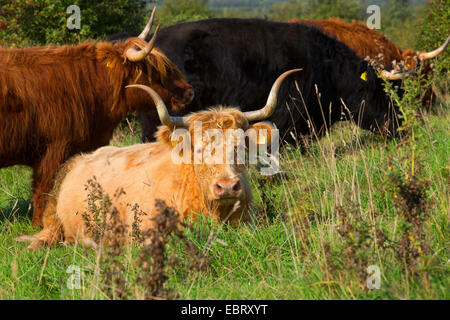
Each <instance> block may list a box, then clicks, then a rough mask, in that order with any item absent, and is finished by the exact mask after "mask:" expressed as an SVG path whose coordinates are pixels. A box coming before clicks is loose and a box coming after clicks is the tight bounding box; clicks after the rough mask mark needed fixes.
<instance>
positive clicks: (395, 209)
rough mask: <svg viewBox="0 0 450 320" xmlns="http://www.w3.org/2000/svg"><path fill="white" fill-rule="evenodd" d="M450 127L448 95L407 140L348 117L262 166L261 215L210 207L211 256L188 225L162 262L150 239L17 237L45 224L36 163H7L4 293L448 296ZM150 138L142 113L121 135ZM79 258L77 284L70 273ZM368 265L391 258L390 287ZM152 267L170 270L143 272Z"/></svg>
mask: <svg viewBox="0 0 450 320" xmlns="http://www.w3.org/2000/svg"><path fill="white" fill-rule="evenodd" d="M449 129H450V113H449V111H448V100H447V101H440V102H438V103H437V105H436V106H435V108H434V109H433V110H432V111H429V112H426V113H423V114H422V115H421V116H420V117H419V118H418V120H417V121H415V123H414V125H413V127H412V128H411V129H410V130H411V133H410V134H409V135H408V136H407V137H405V138H404V139H395V140H385V139H383V138H382V137H380V136H376V135H373V134H372V133H370V132H367V131H363V130H361V129H359V128H358V127H357V126H355V125H351V124H349V123H339V124H338V125H336V126H334V127H333V128H332V129H331V130H330V132H329V133H328V134H326V136H324V137H323V138H322V139H320V140H316V139H311V141H308V142H307V143H306V145H305V146H304V147H303V148H302V149H301V150H300V149H295V148H284V149H283V150H282V151H281V169H282V174H279V175H277V176H275V177H272V178H264V177H262V176H260V175H259V172H258V171H257V170H256V169H255V168H250V171H249V176H250V180H251V185H252V188H253V193H254V197H255V209H254V210H255V212H256V214H257V215H258V217H259V219H258V220H259V221H257V222H256V223H255V226H254V227H252V228H248V227H247V228H237V229H229V228H226V227H223V226H212V225H211V223H209V221H206V220H204V221H203V220H202V221H201V222H198V223H195V224H194V225H193V226H192V228H190V229H186V230H185V233H184V234H185V236H186V237H187V240H189V241H190V243H191V245H192V244H193V246H194V247H195V248H196V250H197V251H199V252H203V253H204V257H203V258H202V259H203V260H206V263H205V266H204V267H202V268H196V267H195V265H197V266H198V265H199V261H198V259H200V258H198V257H196V256H192V255H191V254H189V252H188V251H189V250H188V251H187V250H186V248H185V246H183V245H182V244H181V240H179V239H177V238H174V239H169V240H168V244H167V245H168V247H167V250H166V252H165V254H164V257H163V258H162V260H160V261H159V264H157V266H159V269H158V268H157V267H155V266H154V265H153V266H151V265H150V266H148V265H146V264H145V263H144V264H143V263H142V261H143V260H142V257H144V260H145V257H147V260H146V261H149V259H148V257H149V256H151V255H152V251H151V250H150V251H148V250H147V251H146V249H145V248H142V246H139V245H137V244H132V245H130V246H126V247H125V248H122V249H121V251H120V254H118V255H116V256H112V257H110V258H105V257H101V256H99V255H98V254H97V253H96V252H95V251H94V250H92V249H86V248H83V247H79V246H77V245H66V246H64V245H60V246H58V247H55V248H51V249H49V248H43V249H40V250H36V251H29V250H27V249H26V245H25V244H23V243H18V242H15V241H14V240H13V239H14V237H17V236H19V235H22V234H33V233H35V232H37V231H38V229H37V228H35V227H33V226H32V225H31V219H30V218H31V212H30V210H31V204H30V203H31V202H30V178H31V170H29V169H27V168H23V167H11V168H6V169H2V170H0V255H1V257H2V263H1V264H0V299H111V298H112V299H119V298H121V299H141V298H148V295H149V291H151V290H156V291H155V292H157V293H158V295H159V296H160V297H168V298H178V299H379V298H381V299H449V298H450V295H449V290H448V288H449V287H450V269H449V268H450V265H449V263H450V247H449V239H450V237H449V220H448V219H449V204H450V203H449V202H450V201H449V200H450V199H449V181H450V179H449V178H450V177H449V176H450V175H449V169H450V168H449V159H450V155H449V152H450V151H449V150H450V141H449V139H448V135H449V132H450V131H449ZM411 137H413V138H411ZM138 142H139V128H138V127H137V126H135V125H134V124H133V123H131V124H130V125H129V126H126V125H122V126H121V127H120V128H118V129H116V131H115V134H114V137H113V139H112V141H111V144H113V145H130V144H133V143H138ZM147 249H148V248H147ZM191 249H192V248H191ZM153 252H154V251H153ZM153 259H154V260H156V258H155V257H153ZM156 263H158V261H156ZM71 266H72V267H71ZM73 266H75V268H80V269H79V270H80V271H81V272H80V283H79V284H80V285H79V286H78V287H77V286H72V287H70V286H68V282H67V281H68V280H71V279H73V275H74V273H73V270H74V267H73ZM193 266H194V267H193ZM368 266H376V268H379V271H380V279H379V280H380V281H379V283H378V284H379V289H376V288H375V289H373V290H370V289H369V288H368V286H367V281H369V282H371V283H372V284H373V285H375V286H377V283H376V281H375V280H373V279H374V278H370V276H373V275H375V274H374V273H373V271H370V273H369V274H368V273H367V268H368ZM152 268H153V269H152ZM118 270H119V271H120V272H117V271H118ZM149 270H150V271H152V272H153V273H152V276H153V275H155V272H156V271H160V273H159V276H157V277H154V278H147V279H146V278H145V277H144V278H142V277H141V276H142V274H143V273H147V274H150V272H149ZM117 275H119V276H118V277H117ZM164 275H167V281H164V280H165V278H164ZM375 276H376V275H375ZM155 279H157V280H158V281H160V282H159V284H160V285H161V286H160V287H159V288H156V289H155V287H157V286H158V285H159V284H155V282H154V281H155ZM374 281H375V282H374Z"/></svg>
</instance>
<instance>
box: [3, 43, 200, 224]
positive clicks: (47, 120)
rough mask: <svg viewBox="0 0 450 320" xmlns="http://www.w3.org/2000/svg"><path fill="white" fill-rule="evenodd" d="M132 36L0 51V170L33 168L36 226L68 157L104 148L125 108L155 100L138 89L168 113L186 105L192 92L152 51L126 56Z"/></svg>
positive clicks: (150, 105)
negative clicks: (146, 89)
mask: <svg viewBox="0 0 450 320" xmlns="http://www.w3.org/2000/svg"><path fill="white" fill-rule="evenodd" d="M145 45H146V43H145V42H144V41H142V40H140V39H138V38H132V39H129V40H127V41H125V42H119V43H115V44H110V43H105V42H98V43H96V42H86V43H83V44H81V45H77V46H61V47H34V48H25V49H5V48H0V117H1V120H2V125H1V127H0V168H3V167H7V166H12V165H26V166H31V167H32V168H33V183H32V193H33V205H34V212H33V223H34V224H37V225H41V213H42V211H43V209H44V204H45V197H46V193H48V192H49V191H50V189H51V187H52V181H53V178H54V176H55V173H56V172H57V170H58V168H59V167H60V165H61V164H62V163H63V162H64V161H65V160H67V159H68V158H69V157H70V156H72V155H74V154H76V153H79V152H89V151H92V150H95V149H97V148H98V147H100V146H102V145H106V144H108V142H109V140H110V138H111V136H112V133H113V130H114V128H115V127H116V126H117V124H118V123H119V121H120V120H121V119H122V118H123V117H124V116H125V115H126V114H127V113H128V112H130V111H149V110H151V109H152V108H154V103H153V101H152V100H151V99H149V98H148V96H147V95H146V94H145V93H143V92H141V91H140V90H127V91H126V90H125V85H127V84H132V83H140V84H146V85H149V86H151V87H152V88H153V89H154V90H156V91H157V92H158V93H159V94H160V96H161V97H162V98H163V100H164V101H165V102H166V103H168V104H169V105H171V106H172V108H173V109H179V108H182V107H183V105H184V104H186V103H188V102H190V101H191V100H192V95H193V92H192V88H191V86H190V85H189V84H188V83H187V82H186V80H185V78H184V76H183V75H182V74H181V73H180V71H179V70H178V69H177V67H176V66H175V65H174V64H173V63H172V62H171V61H170V60H169V59H168V58H167V57H166V56H165V55H164V54H163V53H161V52H160V51H159V50H158V49H153V50H152V51H151V53H150V54H149V55H148V56H147V57H146V58H145V60H144V61H142V62H130V61H128V60H127V59H126V55H125V53H126V51H127V50H128V49H129V48H135V49H139V48H143V47H144V46H145Z"/></svg>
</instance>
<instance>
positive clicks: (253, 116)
mask: <svg viewBox="0 0 450 320" xmlns="http://www.w3.org/2000/svg"><path fill="white" fill-rule="evenodd" d="M296 71H298V70H297V69H296V70H291V71H288V72H285V73H283V74H282V75H281V76H280V77H279V78H278V79H277V81H276V82H275V83H274V85H273V87H272V90H271V92H270V94H269V98H268V101H267V104H266V106H265V107H264V108H262V109H260V110H257V111H251V112H245V113H243V112H241V111H239V110H238V109H236V108H223V107H219V108H216V109H210V110H208V111H203V112H198V113H193V114H191V115H188V116H185V117H171V116H170V115H169V114H168V111H167V108H166V106H165V105H164V102H163V101H162V99H161V98H160V97H159V96H158V94H157V93H156V92H155V91H153V90H152V89H151V88H149V87H146V86H143V85H131V86H129V87H133V88H138V89H143V90H145V91H147V92H148V93H149V95H150V96H151V97H152V98H153V100H154V101H155V105H156V106H157V110H158V114H159V116H160V119H161V122H162V123H163V125H162V126H160V127H159V130H158V132H157V134H156V135H157V142H154V143H147V144H138V145H133V146H130V147H122V148H119V147H112V146H108V147H103V148H100V149H98V150H96V151H95V152H93V153H90V154H83V155H79V156H76V157H74V158H72V159H71V160H69V161H68V162H67V163H66V165H65V166H64V167H63V169H62V170H61V171H60V172H59V175H58V177H57V179H56V182H55V186H54V188H53V191H52V194H51V195H50V197H49V200H48V201H47V205H46V208H45V211H44V216H43V223H44V229H43V230H42V231H41V232H39V233H38V234H36V235H34V236H22V237H19V238H17V240H19V241H31V244H30V246H29V248H36V247H40V246H42V245H43V244H55V243H56V242H58V241H60V240H62V239H64V240H65V241H68V242H75V241H80V242H82V243H84V244H86V245H89V246H95V243H94V242H93V240H92V238H91V235H90V234H89V232H88V231H87V230H86V229H87V228H86V225H85V220H84V219H83V214H91V215H92V213H89V212H87V211H88V210H87V205H88V203H87V201H86V199H87V196H88V192H89V190H86V187H85V186H86V184H87V181H88V180H89V179H92V178H93V177H95V179H96V181H97V182H98V183H99V184H100V185H101V186H102V188H103V189H104V191H105V192H106V193H107V194H108V195H109V196H110V197H111V198H113V195H114V194H115V192H116V191H117V190H119V189H123V190H124V191H125V194H123V195H121V196H120V197H119V198H118V200H117V202H116V203H115V207H116V208H117V210H118V212H119V214H120V219H121V222H122V223H125V225H128V226H131V224H132V223H133V219H134V212H132V210H131V208H130V204H131V205H134V204H138V205H139V208H140V210H142V211H144V212H146V213H147V216H144V217H143V219H142V223H141V225H140V229H141V230H143V231H145V230H146V229H148V228H149V227H150V226H151V223H153V222H152V220H151V219H150V218H151V216H152V215H153V214H155V213H156V208H155V200H157V199H161V200H164V201H165V202H166V204H167V205H168V206H170V207H175V208H176V209H177V210H178V212H179V213H180V217H181V218H187V217H192V218H194V219H195V217H196V216H197V215H199V214H200V215H204V216H209V217H211V218H212V219H214V220H215V221H224V220H226V221H229V222H230V223H231V224H233V225H236V224H238V222H239V221H242V222H247V221H249V220H250V216H249V212H248V208H249V205H250V203H251V201H252V194H251V189H250V185H249V182H248V178H247V176H246V172H245V168H244V165H243V164H239V163H238V162H237V159H235V160H234V161H233V162H231V163H230V164H210V163H207V161H202V163H195V161H194V157H195V154H196V153H197V154H199V153H201V154H203V153H204V151H205V148H207V147H208V146H207V144H206V142H203V144H201V145H200V144H196V143H194V140H193V139H192V141H190V142H189V140H188V139H184V141H185V142H184V143H186V141H188V144H187V147H188V149H184V150H183V151H181V152H178V155H180V156H186V155H187V156H188V157H187V158H186V157H185V160H186V159H189V160H191V161H184V162H187V163H183V162H182V163H180V161H178V160H176V159H174V152H173V149H174V148H179V149H180V150H181V148H180V145H177V144H175V143H174V142H173V141H172V134H173V133H174V131H175V130H176V129H178V130H180V129H183V128H184V129H186V130H185V133H189V136H190V137H194V135H195V132H194V129H195V128H198V127H196V125H197V126H198V124H199V123H201V130H202V136H203V135H204V134H205V133H207V132H210V131H208V130H210V129H215V130H216V132H217V131H219V132H224V130H226V129H242V130H243V131H246V130H248V129H255V132H257V133H261V132H262V131H261V129H264V130H266V131H265V132H267V133H269V137H266V139H265V141H271V139H270V132H271V130H272V129H273V127H272V125H271V124H269V123H265V122H257V123H255V124H253V125H251V124H250V123H249V122H250V121H257V120H262V119H266V118H267V117H269V116H270V115H271V114H272V113H273V112H274V108H275V105H276V101H277V93H278V91H279V88H280V86H281V83H282V81H283V80H284V79H285V78H286V77H287V76H288V75H289V74H291V73H293V72H296ZM130 90H131V89H130ZM134 90H136V89H134ZM195 124H196V125H195ZM175 132H177V131H175ZM260 138H261V136H258V135H256V136H253V139H260ZM250 140H252V136H250ZM176 141H181V139H180V140H176ZM205 141H208V140H205ZM218 141H219V140H218ZM226 141H227V140H226V139H224V140H223V141H221V142H220V143H221V145H220V146H219V147H218V148H217V146H216V150H221V149H222V150H223V156H224V157H223V159H224V161H222V163H225V162H226V161H225V159H226V158H225V156H226V155H230V153H233V155H235V153H236V152H237V147H238V144H237V142H238V141H237V140H235V141H233V142H232V144H233V145H232V146H231V147H230V145H229V144H228V145H227V143H226ZM179 143H183V142H179ZM246 143H249V141H247V142H246ZM186 150H188V151H186ZM210 150H211V149H210ZM183 152H184V153H185V154H183ZM214 152H215V151H214ZM214 152H212V153H211V154H213V153H214ZM219 153H220V152H218V154H219ZM175 154H177V153H175ZM234 158H236V157H234ZM228 162H229V161H228Z"/></svg>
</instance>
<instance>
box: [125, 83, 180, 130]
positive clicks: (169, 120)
mask: <svg viewBox="0 0 450 320" xmlns="http://www.w3.org/2000/svg"><path fill="white" fill-rule="evenodd" d="M125 88H139V89H142V90H144V91H146V92H147V93H148V94H149V95H150V96H151V97H152V99H153V101H154V102H155V106H156V111H158V115H159V120H161V123H162V124H163V125H165V126H168V127H171V128H173V127H187V126H189V124H188V123H187V122H186V121H185V119H184V118H183V117H171V116H170V115H169V111H167V107H166V104H165V103H164V101H163V100H162V99H161V97H160V96H159V94H157V93H156V91H155V90H153V89H152V88H150V87H148V86H144V85H141V84H131V85H128V86H126V87H125Z"/></svg>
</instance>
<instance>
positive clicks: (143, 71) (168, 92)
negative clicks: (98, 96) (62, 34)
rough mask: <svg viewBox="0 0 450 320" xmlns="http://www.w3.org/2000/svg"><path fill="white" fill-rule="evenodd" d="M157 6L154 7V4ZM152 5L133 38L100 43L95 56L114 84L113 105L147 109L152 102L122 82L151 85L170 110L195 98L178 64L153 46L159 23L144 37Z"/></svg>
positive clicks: (130, 108) (150, 21)
mask: <svg viewBox="0 0 450 320" xmlns="http://www.w3.org/2000/svg"><path fill="white" fill-rule="evenodd" d="M155 9H156V8H155ZM155 9H153V12H152V15H151V17H150V20H149V22H148V23H147V26H146V27H145V29H144V30H143V31H142V33H141V34H140V35H139V36H138V37H136V38H130V39H127V40H125V41H123V42H116V43H114V44H110V43H100V44H99V45H98V46H97V47H98V59H99V60H101V61H102V63H103V64H104V66H105V68H106V69H107V71H108V72H109V75H110V79H111V82H112V85H113V87H114V93H113V95H114V101H115V103H114V105H116V104H124V105H125V106H126V107H127V108H128V109H129V110H137V111H149V110H151V109H152V105H153V103H152V102H150V104H149V100H148V96H147V95H146V94H145V93H142V92H139V91H137V90H132V91H130V90H128V91H126V92H124V91H123V88H124V84H125V85H129V84H142V85H146V86H150V87H152V88H153V89H154V90H155V91H156V92H157V93H158V94H159V95H160V97H161V98H162V99H163V101H164V102H165V103H167V104H168V105H169V106H170V108H171V110H180V109H182V108H184V106H185V105H186V104H189V103H190V102H191V101H192V99H193V98H194V90H193V88H192V86H191V85H190V84H189V83H188V82H187V80H186V78H185V77H184V75H183V74H182V73H181V72H180V70H179V69H178V68H177V66H176V65H175V64H174V63H173V62H172V61H170V60H169V58H167V57H166V56H165V55H164V54H163V53H162V52H161V51H159V50H158V49H157V48H154V44H155V41H156V37H157V33H158V30H159V25H158V26H157V28H156V30H155V32H154V34H153V37H152V39H151V40H150V41H149V42H148V43H147V42H146V41H145V38H146V37H147V35H148V33H149V32H150V30H151V28H152V24H153V19H154V14H155Z"/></svg>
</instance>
